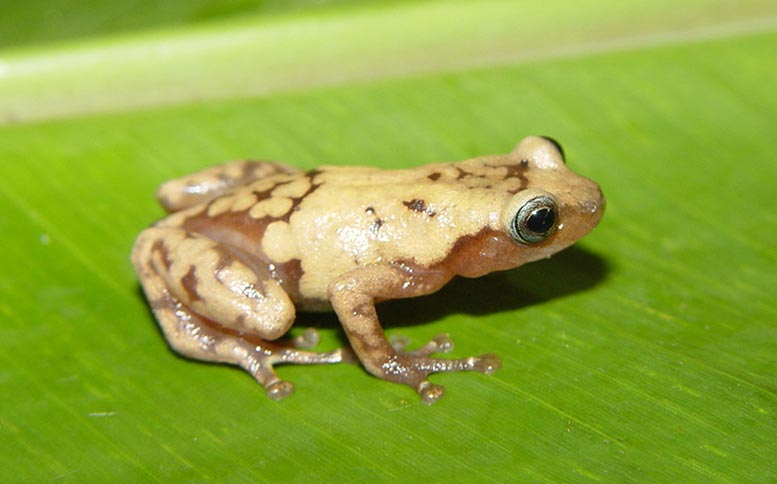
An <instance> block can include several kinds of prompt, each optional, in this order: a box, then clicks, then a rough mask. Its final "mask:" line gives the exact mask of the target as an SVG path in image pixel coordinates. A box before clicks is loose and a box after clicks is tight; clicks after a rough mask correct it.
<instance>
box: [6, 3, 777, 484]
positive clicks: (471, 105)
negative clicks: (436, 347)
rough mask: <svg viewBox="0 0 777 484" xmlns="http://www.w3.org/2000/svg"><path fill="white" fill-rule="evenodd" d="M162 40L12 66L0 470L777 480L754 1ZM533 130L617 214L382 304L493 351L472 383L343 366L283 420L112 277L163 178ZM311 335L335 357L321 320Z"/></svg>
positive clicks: (364, 20) (772, 313) (413, 159)
mask: <svg viewBox="0 0 777 484" xmlns="http://www.w3.org/2000/svg"><path fill="white" fill-rule="evenodd" d="M86 3H87V2H86V1H84V3H83V5H86ZM121 5H123V4H116V6H115V10H111V11H113V12H121V11H122V10H121V8H122V7H121ZM214 5H215V3H214ZM20 8H21V7H20ZM105 8H109V7H105ZM248 10H250V9H248ZM73 15H75V14H73ZM83 15H84V17H83V22H84V24H85V25H86V24H88V23H89V22H93V21H94V19H89V18H87V16H88V14H87V13H84V14H83ZM138 17H139V18H142V16H138ZM171 24H175V25H177V26H175V27H174V28H173V27H170V28H166V29H163V30H147V31H143V32H138V33H137V34H135V33H131V32H125V33H123V34H121V35H117V36H114V37H100V36H99V35H97V34H100V33H101V32H102V31H99V30H98V31H97V32H96V33H95V36H93V37H91V38H89V39H87V40H83V41H73V42H58V41H51V43H49V44H46V43H44V41H45V40H47V39H46V38H45V36H43V37H42V38H41V41H40V42H39V43H38V45H37V46H27V47H18V48H14V49H13V50H11V49H10V48H9V49H8V50H6V51H4V52H0V116H1V117H2V119H3V120H4V121H5V125H3V126H1V127H0V160H2V161H0V230H2V232H3V234H4V235H3V239H2V250H1V251H0V268H1V269H0V392H1V393H2V397H1V398H0V442H2V450H3V452H2V453H0V466H1V467H2V468H3V475H4V477H3V478H0V480H8V481H13V482H19V481H21V482H46V481H53V480H60V481H66V482H113V481H117V482H135V481H161V482H176V481H195V482H200V481H210V480H212V481H221V482H236V481H237V482H241V481H246V482H248V481H250V482H257V481H258V482H292V483H293V482H299V483H308V482H494V483H498V482H588V481H603V482H708V481H711V482H737V483H739V482H759V483H760V482H772V481H775V480H777V470H775V466H774V464H773V460H774V455H777V443H776V442H775V439H774V436H775V435H777V377H776V376H775V375H777V357H776V356H777V323H776V322H775V321H777V306H776V305H775V303H774V291H775V288H777V245H776V244H775V240H777V212H776V211H775V202H777V195H776V194H775V189H774V185H775V180H777V166H776V164H775V155H774V154H775V150H774V141H775V139H777V124H775V122H774V121H775V119H777V90H775V89H774V86H775V85H776V84H777V82H776V81H777V64H776V63H775V62H774V52H775V51H777V8H775V5H774V2H767V1H755V0H754V1H737V2H734V1H723V0H718V1H706V2H704V1H691V0H687V1H682V2H671V3H670V2H668V1H659V0H655V1H643V2H633V5H632V3H629V7H628V8H627V7H626V6H625V4H623V3H621V2H615V1H613V0H607V1H594V0H587V1H581V2H574V3H573V2H569V1H562V0H549V1H545V2H542V3H540V4H536V3H532V4H528V2H499V1H488V2H477V3H475V2H457V1H440V2H423V3H418V2H399V3H389V4H385V5H384V4H382V3H378V2H375V3H370V4H369V5H366V6H363V5H350V4H349V5H345V6H342V5H338V6H336V7H332V6H322V7H318V8H317V9H315V10H313V11H307V10H299V11H297V10H295V11H290V12H286V13H284V14H283V15H278V16H253V15H239V14H235V15H232V16H230V18H227V19H224V18H221V19H220V20H218V21H216V22H206V23H201V22H195V23H194V24H190V23H187V22H171ZM3 25H7V24H3V23H0V28H3ZM132 25H133V26H140V24H139V23H138V24H132ZM148 25H151V26H157V25H161V23H154V22H151V21H149V22H148ZM6 28H7V27H6ZM62 37H65V35H64V34H63V35H62V36H57V35H53V36H52V37H50V38H51V39H55V40H56V39H59V38H62ZM0 38H3V37H0ZM224 39H228V40H229V42H226V41H225V40H224ZM19 43H20V44H21V43H32V40H29V39H28V41H27V42H21V41H20V42H19ZM155 46H156V47H158V48H161V47H159V46H176V48H175V49H172V51H170V52H172V53H170V55H169V57H165V58H162V57H160V56H158V55H157V54H154V52H156V51H154V47H155ZM143 52H146V53H149V56H148V57H146V58H145V59H144V58H143V55H142V53H143ZM95 56H96V57H95ZM96 58H99V59H101V60H100V61H99V62H92V61H89V59H92V60H94V59H96ZM84 59H86V61H85V60H84ZM76 61H78V62H84V63H81V64H79V63H78V62H76ZM245 76H248V77H245ZM260 94H261V95H260ZM140 108H142V109H140ZM88 113H91V114H88ZM533 133H539V134H547V135H552V136H553V137H554V138H556V139H558V140H560V141H561V142H562V143H563V144H564V148H565V150H566V152H567V159H568V163H569V164H570V166H571V167H572V168H573V169H574V170H575V171H577V172H579V173H582V174H584V175H586V176H589V177H591V178H593V179H595V180H597V181H598V182H599V183H600V184H601V185H602V187H603V190H604V193H605V195H606V196H607V199H608V207H607V213H606V214H605V217H604V219H603V221H602V224H601V225H600V227H599V228H597V229H596V230H595V231H594V232H593V233H592V234H591V235H590V236H588V237H586V238H585V239H584V240H583V241H582V242H581V243H580V244H578V245H577V246H576V247H574V248H572V249H570V250H567V251H565V252H563V253H561V254H559V255H557V256H555V257H553V258H552V259H550V260H547V261H542V262H537V263H534V264H531V265H527V266H525V267H521V268H519V269H517V270H513V271H508V272H505V273H500V274H493V275H490V276H487V277H484V278H481V279H475V280H457V281H455V282H453V283H452V284H451V285H449V286H448V287H447V288H445V289H444V290H443V291H441V292H439V293H437V294H435V295H432V296H429V297H425V298H418V299H414V300H408V301H396V302H392V303H389V304H386V305H385V306H382V307H381V308H380V314H381V317H382V318H383V321H384V322H385V325H386V326H387V332H388V333H389V334H401V335H405V336H408V337H410V338H412V340H413V341H414V342H415V343H417V344H420V343H421V342H423V341H425V340H427V339H428V338H430V337H432V336H434V335H435V334H438V333H442V332H447V333H450V334H451V336H452V337H453V339H454V340H455V341H456V344H457V346H456V350H455V352H454V355H458V356H464V355H470V354H478V353H485V352H494V353H497V354H499V355H500V356H501V357H502V361H503V368H502V369H501V370H500V371H499V372H497V373H496V374H495V375H493V376H491V377H484V376H482V375H477V374H450V375H438V376H435V377H433V379H434V381H435V382H438V383H441V384H444V385H445V386H446V388H447V394H446V396H445V397H444V398H443V399H442V400H441V401H440V402H438V403H437V404H435V405H434V406H432V407H426V406H423V405H421V404H420V403H419V401H418V398H417V396H416V395H415V394H413V392H412V391H410V390H409V389H407V388H405V387H402V386H399V385H392V384H389V383H386V382H382V381H380V380H378V379H376V378H373V377H371V376H369V375H368V374H367V373H366V372H364V371H363V370H362V369H361V368H359V367H357V366H354V365H334V366H321V367H283V368H280V370H279V371H280V373H281V375H282V377H283V378H284V379H288V380H291V381H293V382H294V383H295V385H296V388H297V392H296V394H295V395H293V396H292V397H291V398H289V399H287V400H284V401H282V402H272V401H270V400H268V399H266V398H265V397H264V395H263V391H262V389H261V388H260V387H259V386H258V385H257V384H256V383H255V382H254V381H253V380H252V379H251V378H250V377H249V376H248V375H246V374H245V373H243V372H242V371H240V370H237V369H232V368H228V367H224V366H219V365H207V364H201V363H196V362H191V361H187V360H184V359H182V358H179V357H177V356H175V355H174V354H173V353H172V352H171V351H170V350H169V349H168V348H167V346H166V344H165V342H164V340H163V338H162V337H161V335H160V332H159V331H158V330H157V328H156V324H155V323H154V321H153V317H152V315H151V314H150V312H149V310H148V308H147V305H146V302H145V300H144V299H143V297H142V294H141V293H140V290H139V286H138V284H137V280H136V278H135V276H134V274H133V273H132V269H131V267H130V265H129V261H128V254H129V250H130V247H131V245H132V242H133V239H134V237H135V236H136V235H137V233H138V232H139V231H140V230H142V229H143V228H144V227H146V226H147V225H148V224H149V223H151V222H152V221H153V220H155V219H156V218H158V217H160V216H161V215H162V210H161V208H159V207H158V206H157V205H156V203H155V201H154V198H153V192H154V190H155V188H156V186H158V184H159V183H161V182H162V181H164V180H166V179H169V178H171V177H174V176H178V175H181V174H184V173H187V172H191V171H194V170H196V169H199V168H202V167H205V166H209V165H212V164H215V163H218V162H220V161H223V160H228V159H234V158H257V157H261V158H271V159H278V160H283V161H285V162H287V163H289V164H293V165H296V166H299V167H305V168H311V167H314V166H316V165H318V164H332V163H337V164H367V165H376V166H382V167H407V166H415V165H419V164H422V163H427V162H432V161H439V160H459V159H464V158H468V157H473V156H477V155H480V154H485V153H499V152H506V151H508V150H510V149H511V148H512V146H513V145H514V144H515V143H516V142H517V141H518V140H519V139H520V138H521V137H522V136H524V135H527V134H533ZM302 319H303V320H302V321H301V325H303V326H304V325H314V326H318V327H319V328H320V331H321V333H322V343H321V348H322V349H331V348H334V347H336V346H338V345H341V344H342V342H343V340H342V332H341V331H340V330H339V329H338V325H337V321H336V319H335V318H334V317H333V316H331V315H306V316H304V317H303V318H302ZM296 331H298V330H296Z"/></svg>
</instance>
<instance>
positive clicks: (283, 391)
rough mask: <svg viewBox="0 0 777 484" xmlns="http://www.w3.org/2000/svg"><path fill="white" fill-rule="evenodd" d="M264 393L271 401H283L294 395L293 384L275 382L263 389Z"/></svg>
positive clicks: (281, 381) (282, 381)
mask: <svg viewBox="0 0 777 484" xmlns="http://www.w3.org/2000/svg"><path fill="white" fill-rule="evenodd" d="M265 393H266V395H267V397H268V398H269V399H271V400H283V399H284V398H286V397H288V396H290V395H291V394H292V393H294V384H293V383H291V382H290V381H284V380H276V381H274V382H272V383H270V384H268V385H267V386H266V387H265Z"/></svg>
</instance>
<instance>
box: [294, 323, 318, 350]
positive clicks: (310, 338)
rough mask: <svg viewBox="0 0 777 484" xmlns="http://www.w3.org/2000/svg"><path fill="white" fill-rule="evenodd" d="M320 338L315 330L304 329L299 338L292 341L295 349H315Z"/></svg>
mask: <svg viewBox="0 0 777 484" xmlns="http://www.w3.org/2000/svg"><path fill="white" fill-rule="evenodd" d="M319 340H320V337H319V335H318V331H317V330H316V328H305V330H304V331H303V332H302V334H300V335H299V336H297V337H295V338H294V340H293V341H292V342H293V344H294V347H295V348H315V347H316V346H318V342H319Z"/></svg>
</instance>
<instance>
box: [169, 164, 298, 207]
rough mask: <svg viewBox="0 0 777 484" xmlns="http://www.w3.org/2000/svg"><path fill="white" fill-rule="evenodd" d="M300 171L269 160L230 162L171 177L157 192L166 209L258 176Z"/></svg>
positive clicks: (206, 198) (211, 196) (221, 192)
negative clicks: (172, 178) (178, 176)
mask: <svg viewBox="0 0 777 484" xmlns="http://www.w3.org/2000/svg"><path fill="white" fill-rule="evenodd" d="M297 171H299V170H297V169H296V168H292V167H288V166H286V165H282V164H280V163H273V162H270V161H233V162H230V163H225V164H223V165H218V166H214V167H211V168H206V169H204V170H201V171H198V172H196V173H192V174H190V175H186V176H183V177H181V178H176V179H174V180H170V181H168V182H166V183H164V184H162V186H160V187H159V190H157V192H156V196H157V199H158V200H159V202H160V203H161V204H162V206H163V207H165V209H166V210H167V211H168V212H177V211H178V210H183V209H184V208H188V207H191V206H194V205H197V204H200V203H205V202H209V201H211V200H214V199H215V198H217V197H219V196H221V195H224V194H225V193H227V192H229V191H231V190H233V189H234V188H235V187H239V186H242V185H245V184H247V183H250V182H252V181H254V180H259V179H260V178H265V177H268V176H272V175H278V174H281V173H295V172H297Z"/></svg>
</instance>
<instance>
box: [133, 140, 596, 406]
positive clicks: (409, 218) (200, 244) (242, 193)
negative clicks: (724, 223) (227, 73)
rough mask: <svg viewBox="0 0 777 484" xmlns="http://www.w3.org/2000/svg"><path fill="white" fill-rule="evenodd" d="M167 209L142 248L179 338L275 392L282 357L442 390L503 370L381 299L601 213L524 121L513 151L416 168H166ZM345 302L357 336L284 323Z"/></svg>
mask: <svg viewBox="0 0 777 484" xmlns="http://www.w3.org/2000/svg"><path fill="white" fill-rule="evenodd" d="M157 198H158V200H159V202H160V203H161V205H162V206H163V207H164V209H165V210H166V211H167V212H168V214H167V215H166V216H165V217H164V218H162V219H161V220H159V221H158V222H156V223H154V224H153V225H151V226H150V227H148V228H146V229H145V230H143V231H142V232H141V233H140V234H139V235H138V237H137V239H136V241H135V244H134V246H133V248H132V254H131V260H132V264H133V265H134V268H135V271H136V272H137V274H138V277H139V280H140V284H141V286H142V288H143V291H144V293H145V295H146V299H147V300H148V302H149V304H150V306H151V309H152V310H153V313H154V315H155V317H156V320H157V321H158V323H159V326H160V327H161V330H162V333H163V335H164V337H165V339H166V340H167V343H168V344H169V346H170V347H171V348H172V349H173V350H174V351H175V352H177V353H179V354H180V355H183V356H184V357H186V358H189V359H193V360H202V361H206V362H217V363H224V364H231V365H236V366H239V367H241V368H243V369H244V370H245V371H247V372H248V373H249V374H250V375H251V376H252V377H253V378H254V379H255V380H256V381H257V382H258V383H260V384H261V385H262V386H263V387H264V391H265V393H266V395H267V396H268V397H269V398H271V399H273V400H280V399H283V398H285V397H288V396H289V395H291V394H292V393H293V392H294V385H293V384H292V383H291V382H289V381H286V380H282V379H281V378H280V377H279V376H278V374H277V373H276V370H275V367H276V366H277V365H281V364H300V365H311V364H330V363H341V362H352V363H359V364H361V365H362V366H363V367H364V369H366V371H367V372H369V373H370V374H372V375H374V376H376V377H378V378H381V379H383V380H387V381H390V382H394V383H399V384H404V385H407V386H409V387H411V388H412V389H414V390H415V392H416V393H417V394H418V395H419V396H420V400H421V402H422V403H425V404H431V403H434V402H436V401H438V400H439V399H440V397H442V396H443V395H444V393H445V389H444V388H443V386H442V385H439V384H436V383H432V382H430V381H429V377H430V376H431V375H433V374H435V373H444V372H460V371H474V372H479V373H482V374H487V375H488V374H492V373H494V372H495V371H496V370H497V369H498V368H500V366H501V362H500V359H499V357H498V356H496V355H494V354H490V353H485V354H481V355H479V356H470V357H463V358H449V357H446V356H441V355H440V354H444V353H449V352H450V351H451V350H452V348H453V341H452V339H451V338H450V337H449V336H448V335H447V334H441V335H438V336H436V337H434V338H432V340H430V341H429V342H427V343H426V344H423V345H421V346H420V347H418V348H417V349H415V350H408V349H407V348H406V344H405V342H403V341H401V340H396V339H391V338H387V337H386V334H385V332H384V329H383V326H382V324H381V321H380V320H379V318H378V314H377V310H376V305H377V304H378V303H381V302H384V301H389V300H396V299H404V298H415V297H419V296H424V295H428V294H431V293H434V292H436V291H438V290H439V289H441V288H442V287H444V286H445V285H446V284H447V283H448V282H449V281H451V280H452V279H453V278H454V277H464V278H475V277H480V276H483V275H485V274H488V273H491V272H495V271H504V270H508V269H513V268H516V267H518V266H521V265H523V264H525V263H528V262H532V261H536V260H539V259H544V258H548V257H550V256H551V255H552V254H554V253H556V252H558V251H560V250H562V249H564V248H566V247H568V246H570V245H572V244H573V243H575V242H576V241H578V240H579V239H580V238H581V237H583V236H584V235H586V234H587V233H589V232H590V231H591V230H592V229H593V228H594V227H595V226H596V225H597V224H598V222H599V220H600V218H601V217H602V214H603V212H604V207H605V201H604V197H603V195H602V191H601V189H600V187H599V185H598V184H597V183H596V182H594V181H592V180H590V179H588V178H586V177H583V176H581V175H578V174H576V173H574V172H573V171H572V170H570V169H569V168H568V167H567V166H566V161H565V155H564V151H563V149H562V148H561V145H560V144H559V143H557V142H556V141H555V140H553V139H552V138H550V137H544V136H527V137H525V138H524V139H522V140H521V141H520V142H519V143H518V144H517V145H516V146H515V148H514V149H512V151H510V152H509V153H508V154H504V155H485V156H479V157H476V158H472V159H468V160H464V161H458V162H437V163H431V164H426V165H422V166H418V167H414V168H404V169H393V170H388V169H381V168H377V167H369V166H334V165H325V166H321V167H319V168H316V169H312V170H301V169H297V168H293V167H290V166H287V165H284V164H281V163H278V162H274V161H245V160H238V161H232V162H228V163H225V164H222V165H218V166H215V167H211V168H206V169H204V170H202V171H199V172H196V173H194V174H191V175H187V176H183V177H181V178H176V179H173V180H170V181H168V182H165V183H163V184H162V185H161V187H160V188H159V189H158V191H157ZM318 311H334V313H335V314H336V316H337V319H338V320H339V322H340V325H341V326H342V329H343V332H344V334H345V337H346V338H347V341H348V343H349V344H348V345H346V346H344V347H342V348H338V349H335V350H331V351H315V350H314V349H313V347H314V346H316V344H317V342H318V333H317V331H316V330H315V329H310V328H308V329H305V330H304V331H302V333H301V334H300V335H298V336H296V337H294V338H290V337H288V336H287V333H289V332H290V329H291V327H292V325H293V323H294V322H295V320H296V319H297V318H296V315H297V312H318Z"/></svg>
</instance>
